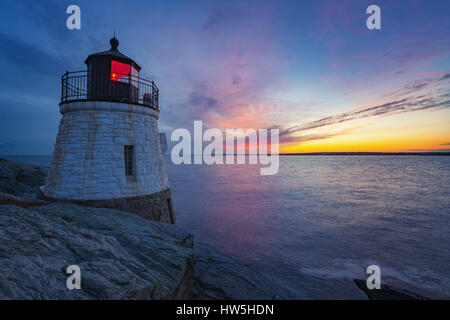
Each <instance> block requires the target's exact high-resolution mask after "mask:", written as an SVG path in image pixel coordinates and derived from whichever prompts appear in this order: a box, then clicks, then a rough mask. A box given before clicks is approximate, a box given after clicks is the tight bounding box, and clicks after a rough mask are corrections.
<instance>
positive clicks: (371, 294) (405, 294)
mask: <svg viewBox="0 0 450 320" xmlns="http://www.w3.org/2000/svg"><path fill="white" fill-rule="evenodd" d="M353 281H354V282H355V283H356V285H357V286H358V288H359V289H361V290H362V291H364V293H365V294H366V295H367V297H368V298H369V300H429V298H426V297H424V296H421V295H418V294H416V293H414V292H411V291H408V290H404V289H398V288H394V287H391V286H389V285H381V288H380V289H372V290H369V289H368V288H367V285H366V281H364V280H360V279H355V280H353Z"/></svg>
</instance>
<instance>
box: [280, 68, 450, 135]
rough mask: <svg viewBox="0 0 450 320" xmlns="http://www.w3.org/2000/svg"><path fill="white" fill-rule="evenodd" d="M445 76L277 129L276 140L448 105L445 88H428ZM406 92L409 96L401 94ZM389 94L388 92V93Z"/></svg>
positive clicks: (447, 75) (410, 84) (447, 93)
mask: <svg viewBox="0 0 450 320" xmlns="http://www.w3.org/2000/svg"><path fill="white" fill-rule="evenodd" d="M449 75H450V74H449V73H445V74H443V75H441V76H438V77H435V78H430V79H424V80H419V81H413V82H411V83H409V84H407V85H405V86H404V87H403V88H402V89H400V90H397V91H396V92H395V93H396V96H397V97H395V98H396V99H394V100H392V101H388V102H385V103H382V104H378V105H375V106H371V107H365V108H358V109H354V110H351V111H348V112H344V113H340V114H336V115H333V116H329V117H324V118H321V119H319V120H315V121H310V122H307V123H304V124H301V125H297V126H293V127H289V128H286V129H284V130H281V131H280V140H281V141H282V142H286V143H289V142H294V141H297V142H302V141H309V140H313V139H314V140H317V139H326V138H330V137H333V136H336V135H341V134H345V133H348V132H346V131H344V132H334V133H330V134H328V133H327V134H320V135H312V136H308V135H306V136H305V135H299V134H301V133H302V132H306V131H308V130H312V129H317V128H323V127H328V126H332V125H335V124H339V123H344V122H349V121H352V120H357V119H364V118H369V117H383V116H389V115H393V114H399V113H406V112H413V111H418V110H428V109H442V108H450V99H449V89H448V87H447V88H446V89H445V90H441V89H440V88H438V89H437V90H434V91H433V90H431V91H430V89H436V88H435V87H431V86H432V85H433V84H436V83H438V82H441V81H444V80H446V79H449V78H450V76H449ZM425 88H426V89H427V90H428V92H425V93H423V89H425ZM419 92H421V93H423V94H419V95H411V94H417V93H419ZM407 94H410V95H409V96H406V97H405V95H407ZM390 95H392V93H391V94H390Z"/></svg>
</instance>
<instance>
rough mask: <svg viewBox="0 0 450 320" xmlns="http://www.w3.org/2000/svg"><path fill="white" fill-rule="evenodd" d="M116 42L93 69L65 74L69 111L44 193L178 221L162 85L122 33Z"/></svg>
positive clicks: (64, 106) (90, 64)
mask: <svg viewBox="0 0 450 320" xmlns="http://www.w3.org/2000/svg"><path fill="white" fill-rule="evenodd" d="M110 45H111V48H110V49H109V50H108V51H104V52H100V53H94V54H91V55H89V56H88V57H87V59H86V60H85V63H86V65H87V70H84V71H75V72H69V71H66V73H64V74H63V76H62V78H61V101H60V104H59V111H60V113H61V114H62V118H61V120H60V124H59V129H58V136H57V138H56V143H55V148H54V152H53V159H52V163H51V168H50V170H49V174H48V177H47V180H46V183H45V186H44V187H43V188H42V193H43V197H44V198H46V199H48V200H51V201H69V202H74V203H77V204H80V205H85V206H94V207H106V208H114V209H118V210H123V211H128V212H132V213H135V214H138V215H140V216H142V217H144V218H147V219H150V220H156V221H162V222H167V223H172V224H173V223H175V215H174V213H173V206H172V202H171V193H170V188H169V181H168V178H167V173H166V169H165V165H164V159H163V150H162V147H161V142H160V135H159V132H158V122H157V120H158V117H159V112H160V110H159V90H158V87H157V86H156V84H155V83H154V82H153V81H148V80H145V79H143V78H141V77H140V76H139V74H140V72H141V67H140V66H139V65H138V64H137V63H136V62H135V61H134V60H133V59H131V58H129V57H127V56H126V55H124V54H123V53H121V52H120V51H119V50H118V47H119V41H118V40H117V39H116V38H115V37H113V38H112V39H111V40H110Z"/></svg>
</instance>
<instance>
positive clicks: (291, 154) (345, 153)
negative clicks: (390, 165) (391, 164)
mask: <svg viewBox="0 0 450 320" xmlns="http://www.w3.org/2000/svg"><path fill="white" fill-rule="evenodd" d="M280 156H450V152H308V153H280Z"/></svg>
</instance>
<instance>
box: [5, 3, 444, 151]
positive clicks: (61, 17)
mask: <svg viewBox="0 0 450 320" xmlns="http://www.w3.org/2000/svg"><path fill="white" fill-rule="evenodd" d="M71 4H77V5H78V6H79V7H80V9H81V29H80V30H68V29H67V27H66V19H67V17H68V16H69V15H68V14H67V13H66V8H67V7H68V6H69V5H71ZM371 4H376V5H378V6H379V7H380V8H381V29H380V30H369V29H368V28H367V27H366V19H367V18H368V17H369V15H368V14H366V8H367V7H368V6H369V5H371ZM449 12H450V2H449V1H447V0H442V1H440V0H433V1H425V0H422V1H420V0H409V1H406V0H402V1H373V0H372V1H364V0H347V1H345V0H343V1H312V0H311V1H286V0H282V1H264V0H258V1H246V0H240V1H230V0H228V1H214V0H211V1H169V0H166V1H149V0H147V1H100V0H96V1H61V0H56V1H20V2H19V1H12V0H1V2H0V66H1V70H2V74H3V76H2V77H0V155H51V154H52V150H53V145H54V142H55V139H56V135H57V131H58V124H59V120H60V118H61V115H60V114H59V110H58V103H59V99H60V84H61V80H60V77H61V75H62V74H63V73H64V72H65V71H66V70H69V71H76V70H85V69H86V66H85V64H84V60H85V59H86V57H87V56H88V55H89V54H91V53H94V52H100V51H104V50H108V49H109V47H110V45H109V39H110V38H111V37H112V35H113V33H114V32H116V36H117V38H118V39H119V41H120V45H119V50H120V51H121V52H122V53H124V54H126V55H128V56H130V57H132V58H133V59H134V60H135V61H136V62H137V63H138V64H139V65H140V66H141V67H142V70H141V73H140V76H141V77H144V78H146V79H150V80H154V81H155V82H156V84H157V86H158V87H159V89H160V111H161V113H160V120H159V122H158V125H159V129H160V131H162V132H166V134H167V136H168V137H170V134H171V132H172V131H173V130H174V129H176V128H186V129H188V130H190V131H193V121H194V120H202V121H203V124H204V127H205V129H206V128H219V129H222V130H224V129H225V128H233V129H238V128H242V129H249V128H254V129H259V128H268V129H270V128H278V129H279V130H280V151H281V152H300V153H301V152H362V151H380V152H408V151H414V152H416V151H424V152H425V151H450V100H449V98H450V41H449V40H450V19H448V13H449Z"/></svg>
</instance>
